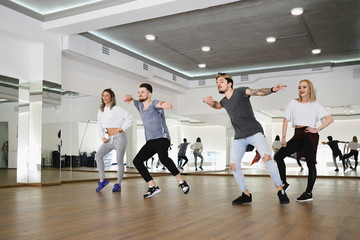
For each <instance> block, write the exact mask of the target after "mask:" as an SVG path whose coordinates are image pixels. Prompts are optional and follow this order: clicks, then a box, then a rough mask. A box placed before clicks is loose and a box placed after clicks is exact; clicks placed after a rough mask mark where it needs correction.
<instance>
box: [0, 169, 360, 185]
mask: <svg viewBox="0 0 360 240" xmlns="http://www.w3.org/2000/svg"><path fill="white" fill-rule="evenodd" d="M116 171H117V166H111V167H108V168H106V178H108V179H109V180H114V179H117V173H116ZM149 171H150V172H151V173H153V174H156V175H169V174H170V173H169V171H167V170H163V169H162V168H161V167H159V168H155V167H153V168H151V169H149ZM181 172H182V173H183V174H185V175H224V176H227V175H232V174H231V172H230V171H228V170H223V171H217V170H215V169H213V168H211V167H204V171H200V170H198V171H195V169H194V168H185V169H184V170H183V171H181ZM243 172H244V174H245V176H268V175H269V174H268V172H267V170H266V169H265V168H253V167H252V168H243ZM307 174H308V172H307V169H306V166H305V170H304V171H302V172H301V171H300V170H299V168H288V169H287V176H289V177H307ZM317 175H318V178H321V177H327V178H340V179H342V178H360V171H352V170H350V169H349V170H346V172H345V173H344V172H343V171H342V170H340V171H339V172H335V171H334V169H333V168H331V167H328V168H325V169H321V168H318V169H317ZM132 177H140V175H139V174H138V172H137V170H136V169H135V168H129V167H127V168H126V170H125V174H124V178H125V179H126V178H132ZM60 179H61V180H60ZM98 179H99V174H98V171H97V169H96V168H89V167H80V168H72V169H70V168H65V169H62V171H61V175H60V170H59V169H58V168H43V169H42V183H43V185H48V184H54V183H55V184H56V183H57V184H60V182H61V183H69V182H79V181H98ZM22 185H23V184H19V183H16V169H0V188H1V187H9V186H22Z"/></svg>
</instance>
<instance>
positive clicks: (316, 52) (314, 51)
mask: <svg viewBox="0 0 360 240" xmlns="http://www.w3.org/2000/svg"><path fill="white" fill-rule="evenodd" d="M311 52H312V54H319V53H321V49H319V48H315V49H313V50H311Z"/></svg>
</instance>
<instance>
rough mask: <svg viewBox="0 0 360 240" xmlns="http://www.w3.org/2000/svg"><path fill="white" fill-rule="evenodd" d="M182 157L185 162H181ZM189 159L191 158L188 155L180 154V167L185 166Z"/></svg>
mask: <svg viewBox="0 0 360 240" xmlns="http://www.w3.org/2000/svg"><path fill="white" fill-rule="evenodd" d="M181 159H184V160H185V162H184V163H183V164H181ZM188 161H189V159H188V158H187V157H186V156H178V165H179V167H184V166H185V164H187V163H188Z"/></svg>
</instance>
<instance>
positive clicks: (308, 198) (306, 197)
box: [296, 192, 313, 202]
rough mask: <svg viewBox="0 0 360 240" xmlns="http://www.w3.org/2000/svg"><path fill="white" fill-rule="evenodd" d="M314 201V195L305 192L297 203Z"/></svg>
mask: <svg viewBox="0 0 360 240" xmlns="http://www.w3.org/2000/svg"><path fill="white" fill-rule="evenodd" d="M312 200H313V197H312V194H311V193H307V192H304V193H303V194H301V196H300V197H298V198H297V199H296V201H297V202H310V201H312Z"/></svg>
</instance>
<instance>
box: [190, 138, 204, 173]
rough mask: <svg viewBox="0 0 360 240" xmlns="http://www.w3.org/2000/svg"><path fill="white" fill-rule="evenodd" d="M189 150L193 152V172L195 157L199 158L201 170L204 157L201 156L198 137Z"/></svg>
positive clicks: (200, 145) (201, 149)
mask: <svg viewBox="0 0 360 240" xmlns="http://www.w3.org/2000/svg"><path fill="white" fill-rule="evenodd" d="M190 148H191V149H192V150H194V159H195V171H197V157H199V158H201V163H200V167H199V168H200V169H201V170H203V168H202V165H203V161H204V157H203V156H202V155H201V153H202V151H203V146H202V143H201V139H200V138H199V137H198V138H197V139H196V142H195V143H194V144H192V145H191V146H190Z"/></svg>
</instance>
